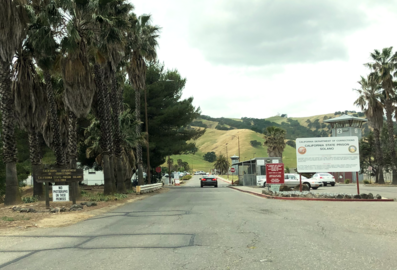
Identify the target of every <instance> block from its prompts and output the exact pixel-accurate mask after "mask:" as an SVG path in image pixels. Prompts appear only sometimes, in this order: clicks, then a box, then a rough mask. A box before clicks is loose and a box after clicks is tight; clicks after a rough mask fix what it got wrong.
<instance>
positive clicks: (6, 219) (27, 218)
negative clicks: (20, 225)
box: [1, 216, 30, 222]
mask: <svg viewBox="0 0 397 270" xmlns="http://www.w3.org/2000/svg"><path fill="white" fill-rule="evenodd" d="M29 219H30V217H25V216H20V217H18V216H17V217H7V216H4V217H2V218H1V220H3V221H9V222H12V221H17V220H29Z"/></svg>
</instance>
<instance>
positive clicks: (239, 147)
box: [237, 136, 240, 162]
mask: <svg viewBox="0 0 397 270" xmlns="http://www.w3.org/2000/svg"><path fill="white" fill-rule="evenodd" d="M237 139H238V162H240V136H238V137H237Z"/></svg>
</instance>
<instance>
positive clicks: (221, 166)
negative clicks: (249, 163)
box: [214, 155, 230, 174]
mask: <svg viewBox="0 0 397 270" xmlns="http://www.w3.org/2000/svg"><path fill="white" fill-rule="evenodd" d="M229 167H230V162H229V160H228V158H227V157H225V156H224V155H220V156H219V157H218V158H217V159H216V161H215V163H214V168H215V169H216V170H217V171H220V174H225V173H227V171H228V170H229Z"/></svg>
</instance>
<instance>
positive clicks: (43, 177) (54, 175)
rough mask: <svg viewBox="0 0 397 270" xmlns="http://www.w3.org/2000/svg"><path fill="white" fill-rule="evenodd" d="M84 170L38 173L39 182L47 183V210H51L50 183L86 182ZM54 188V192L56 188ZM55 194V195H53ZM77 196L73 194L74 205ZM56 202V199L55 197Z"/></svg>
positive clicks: (46, 170)
mask: <svg viewBox="0 0 397 270" xmlns="http://www.w3.org/2000/svg"><path fill="white" fill-rule="evenodd" d="M83 175H84V173H83V169H43V170H41V171H39V172H38V173H37V180H36V181H37V182H39V183H45V201H46V202H45V203H46V208H47V209H49V208H50V198H49V187H48V186H49V183H50V182H52V183H54V182H71V183H72V184H73V183H75V182H80V181H83V180H84V176H83ZM55 187H57V186H54V187H53V192H54V188H55ZM68 189H69V188H68ZM53 194H54V193H53ZM76 195H77V194H74V192H73V203H74V204H75V203H76ZM53 200H54V197H53Z"/></svg>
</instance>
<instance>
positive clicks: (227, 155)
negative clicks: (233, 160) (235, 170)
mask: <svg viewBox="0 0 397 270" xmlns="http://www.w3.org/2000/svg"><path fill="white" fill-rule="evenodd" d="M226 158H227V159H226V161H227V162H228V163H229V153H228V151H227V144H226ZM227 167H228V168H227V179H229V166H227Z"/></svg>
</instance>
